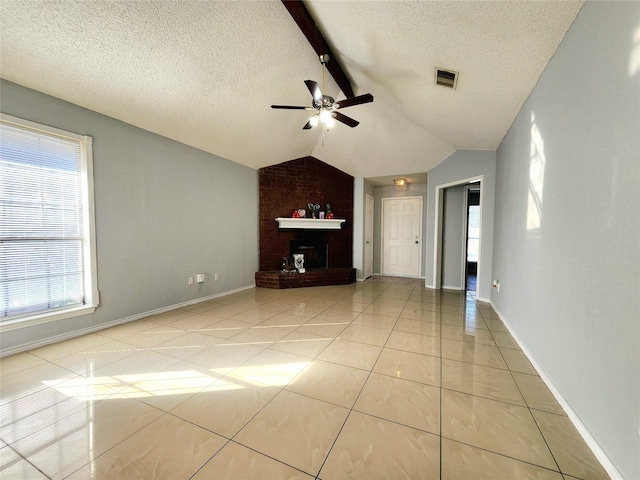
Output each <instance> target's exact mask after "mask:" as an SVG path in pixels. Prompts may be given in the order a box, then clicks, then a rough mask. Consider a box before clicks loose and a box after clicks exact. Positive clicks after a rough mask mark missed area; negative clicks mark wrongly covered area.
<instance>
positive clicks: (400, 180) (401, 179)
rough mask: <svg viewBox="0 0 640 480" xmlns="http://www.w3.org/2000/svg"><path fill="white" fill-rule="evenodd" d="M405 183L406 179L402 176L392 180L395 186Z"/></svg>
mask: <svg viewBox="0 0 640 480" xmlns="http://www.w3.org/2000/svg"><path fill="white" fill-rule="evenodd" d="M405 183H407V181H406V180H405V179H404V178H398V179H397V180H394V181H393V184H394V185H395V186H396V187H401V186H403V185H404V184H405Z"/></svg>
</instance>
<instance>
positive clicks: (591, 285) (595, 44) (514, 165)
mask: <svg viewBox="0 0 640 480" xmlns="http://www.w3.org/2000/svg"><path fill="white" fill-rule="evenodd" d="M639 28H640V3H638V2H604V1H603V2H586V3H585V5H584V7H583V9H582V10H581V12H580V13H579V14H578V16H577V18H576V20H575V22H574V24H573V26H572V27H571V29H570V30H569V32H568V33H567V36H566V37H565V39H564V41H563V42H562V44H561V45H560V47H559V49H558V51H557V52H556V54H555V56H554V57H553V58H552V60H551V62H550V63H549V65H548V66H547V68H546V70H545V72H544V73H543V75H542V76H541V78H540V80H539V81H538V84H537V86H536V87H535V89H534V90H533V92H532V93H531V95H530V97H529V99H528V100H527V102H526V103H525V104H524V106H523V108H522V110H521V112H520V113H519V115H518V116H517V118H516V119H515V121H514V123H513V125H512V126H511V129H510V130H509V132H508V134H507V136H506V137H505V138H504V140H503V142H502V144H501V145H500V147H499V149H498V152H497V172H498V175H497V179H496V210H495V239H494V263H493V274H494V277H495V278H498V279H499V280H500V282H501V290H500V293H496V292H495V291H494V293H493V296H492V302H493V304H494V306H495V308H496V309H497V310H498V312H499V313H500V315H501V317H502V318H503V319H504V320H505V321H506V322H507V323H508V325H509V326H510V328H511V329H512V331H513V333H514V334H515V335H516V337H517V338H518V339H519V340H520V342H521V343H522V344H523V346H524V348H525V349H526V350H527V351H528V352H529V353H530V355H531V356H532V357H533V358H534V359H535V361H536V363H537V364H538V366H539V367H540V368H541V369H542V371H543V373H544V374H545V375H546V376H547V378H548V379H550V381H551V382H552V384H553V385H554V386H555V387H556V388H557V390H558V391H559V392H560V394H561V395H562V396H563V397H564V399H565V400H566V402H567V403H568V404H569V405H570V407H571V409H572V410H573V412H575V414H576V415H577V417H579V419H580V421H581V422H582V424H583V425H584V426H585V427H586V428H587V429H588V431H589V432H590V433H591V435H592V436H593V437H594V438H595V440H596V442H597V443H598V444H599V445H600V447H601V448H602V449H603V450H604V452H605V453H606V455H607V456H608V457H609V459H610V460H611V461H612V462H613V463H614V465H615V467H616V468H617V469H618V470H619V472H620V473H621V474H622V475H623V477H624V478H628V479H637V478H640V437H639V434H638V430H639V427H640V56H639V55H640V43H639V40H638V31H639V30H638V29H639ZM542 167H543V168H542Z"/></svg>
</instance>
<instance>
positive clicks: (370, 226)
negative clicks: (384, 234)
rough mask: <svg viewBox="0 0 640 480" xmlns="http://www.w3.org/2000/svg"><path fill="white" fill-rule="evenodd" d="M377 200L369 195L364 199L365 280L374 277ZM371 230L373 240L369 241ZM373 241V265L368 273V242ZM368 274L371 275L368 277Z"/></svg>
mask: <svg viewBox="0 0 640 480" xmlns="http://www.w3.org/2000/svg"><path fill="white" fill-rule="evenodd" d="M369 199H371V225H369V220H368V218H369V215H368V205H369ZM375 204H376V201H375V198H373V196H372V195H369V194H368V193H367V194H366V195H365V199H364V247H363V248H364V264H363V268H362V272H363V276H364V278H365V280H366V279H367V278H369V277H371V276H373V260H374V257H373V247H374V243H373V237H374V223H375V220H374V219H375ZM369 228H371V238H370V239H369V240H367V232H368V230H369ZM368 241H371V245H370V247H369V248H370V249H371V265H369V266H370V267H371V270H370V271H369V272H367V266H368V265H367V256H368V254H367V242H368ZM367 273H369V275H367Z"/></svg>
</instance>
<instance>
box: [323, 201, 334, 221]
mask: <svg viewBox="0 0 640 480" xmlns="http://www.w3.org/2000/svg"><path fill="white" fill-rule="evenodd" d="M324 218H327V219H329V220H331V219H332V218H333V212H332V211H331V204H330V203H327V213H325V215H324Z"/></svg>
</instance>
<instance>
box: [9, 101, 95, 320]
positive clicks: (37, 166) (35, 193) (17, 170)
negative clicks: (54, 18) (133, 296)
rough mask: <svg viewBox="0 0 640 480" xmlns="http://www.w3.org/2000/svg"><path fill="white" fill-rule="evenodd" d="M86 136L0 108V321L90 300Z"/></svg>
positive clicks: (53, 312)
mask: <svg viewBox="0 0 640 480" xmlns="http://www.w3.org/2000/svg"><path fill="white" fill-rule="evenodd" d="M91 146H92V139H91V137H87V136H82V135H76V134H74V133H69V132H64V131H61V130H58V129H54V128H51V127H46V126H43V125H38V124H35V123H33V122H28V121H26V120H21V119H18V118H15V117H10V116H8V115H4V114H0V328H1V329H2V330H8V329H13V328H21V327H23V326H28V325H33V324H38V323H43V322H47V321H51V320H57V319H60V318H68V317H70V316H76V315H84V314H87V313H91V312H93V311H94V310H95V308H96V306H97V303H98V302H97V300H98V294H97V286H96V268H95V235H94V231H95V229H94V224H93V173H92V147H91Z"/></svg>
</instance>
